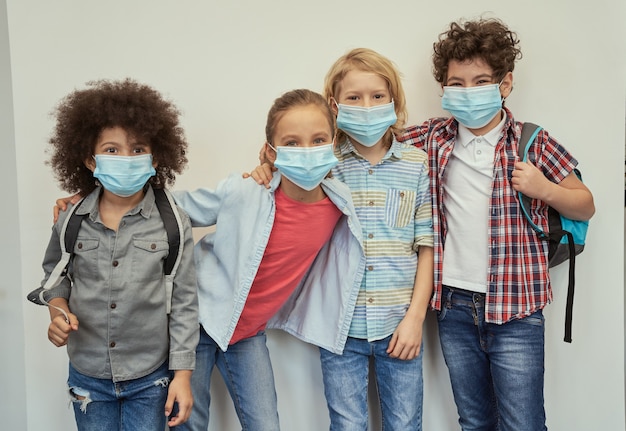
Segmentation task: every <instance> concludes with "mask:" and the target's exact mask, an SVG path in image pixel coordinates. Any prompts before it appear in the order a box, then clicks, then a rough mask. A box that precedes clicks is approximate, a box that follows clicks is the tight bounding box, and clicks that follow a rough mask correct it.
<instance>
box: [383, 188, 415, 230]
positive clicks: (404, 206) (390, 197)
mask: <svg viewBox="0 0 626 431" xmlns="http://www.w3.org/2000/svg"><path fill="white" fill-rule="evenodd" d="M415 196H416V192H415V190H397V189H389V190H387V199H386V202H385V222H386V223H387V225H388V226H390V227H398V228H400V227H406V226H408V224H409V223H410V222H411V220H412V219H413V213H414V211H415Z"/></svg>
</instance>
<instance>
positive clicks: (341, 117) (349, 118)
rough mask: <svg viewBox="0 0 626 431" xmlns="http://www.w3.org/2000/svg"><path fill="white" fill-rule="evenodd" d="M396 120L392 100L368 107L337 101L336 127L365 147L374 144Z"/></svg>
mask: <svg viewBox="0 0 626 431" xmlns="http://www.w3.org/2000/svg"><path fill="white" fill-rule="evenodd" d="M396 121H398V118H397V117H396V109H395V105H394V103H393V100H392V101H391V102H390V103H386V104H384V105H377V106H372V107H370V108H365V107H363V106H352V105H343V104H341V103H337V127H338V128H339V129H341V130H343V131H344V132H346V133H347V134H348V136H350V137H351V138H352V139H354V140H355V141H357V142H358V143H359V144H361V145H363V146H365V147H372V146H374V145H376V143H377V142H378V141H380V139H381V138H382V137H383V135H384V134H385V132H387V130H388V129H389V128H390V127H391V126H393V125H394V124H396Z"/></svg>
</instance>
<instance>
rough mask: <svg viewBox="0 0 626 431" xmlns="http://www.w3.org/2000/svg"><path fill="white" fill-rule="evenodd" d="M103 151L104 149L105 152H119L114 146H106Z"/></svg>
mask: <svg viewBox="0 0 626 431" xmlns="http://www.w3.org/2000/svg"><path fill="white" fill-rule="evenodd" d="M103 151H104V152H105V153H109V154H115V153H117V148H114V147H109V148H105V149H104V150H103Z"/></svg>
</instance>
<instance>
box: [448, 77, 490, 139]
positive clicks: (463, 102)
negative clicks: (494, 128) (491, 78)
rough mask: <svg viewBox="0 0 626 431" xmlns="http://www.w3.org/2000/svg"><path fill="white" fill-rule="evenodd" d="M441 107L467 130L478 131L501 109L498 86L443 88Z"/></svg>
mask: <svg viewBox="0 0 626 431" xmlns="http://www.w3.org/2000/svg"><path fill="white" fill-rule="evenodd" d="M441 107H442V108H443V109H445V110H446V111H448V112H449V113H450V114H452V116H453V117H454V118H456V120H457V121H458V122H459V123H461V124H462V125H464V126H465V127H467V128H468V129H480V128H481V127H484V126H486V125H487V124H489V122H490V121H491V120H493V118H494V117H495V116H496V115H497V114H498V112H500V110H501V109H502V96H501V95H500V84H490V85H480V86H478V87H443V97H442V98H441Z"/></svg>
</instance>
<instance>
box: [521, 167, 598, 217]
mask: <svg viewBox="0 0 626 431" xmlns="http://www.w3.org/2000/svg"><path fill="white" fill-rule="evenodd" d="M511 185H512V187H513V189H514V190H515V191H517V192H522V193H523V194H525V195H526V196H528V197H530V198H533V199H540V200H542V201H544V202H545V203H547V204H548V205H550V206H551V207H553V208H554V209H556V210H557V211H558V212H560V213H561V214H563V215H564V216H565V217H568V218H571V219H573V220H589V219H590V218H591V217H592V216H593V214H594V213H595V211H596V209H595V205H594V203H593V196H592V194H591V192H590V191H589V189H588V188H587V187H586V186H585V185H584V184H583V183H582V181H580V180H579V179H578V177H577V176H576V174H574V173H570V174H569V175H568V176H567V177H565V178H564V179H563V181H561V182H560V183H559V184H555V183H553V182H552V181H550V180H549V179H547V178H546V177H545V176H544V175H543V173H542V172H541V171H540V170H539V169H538V168H537V167H536V166H534V165H533V164H532V163H530V162H517V163H515V170H514V171H513V175H512V178H511Z"/></svg>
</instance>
